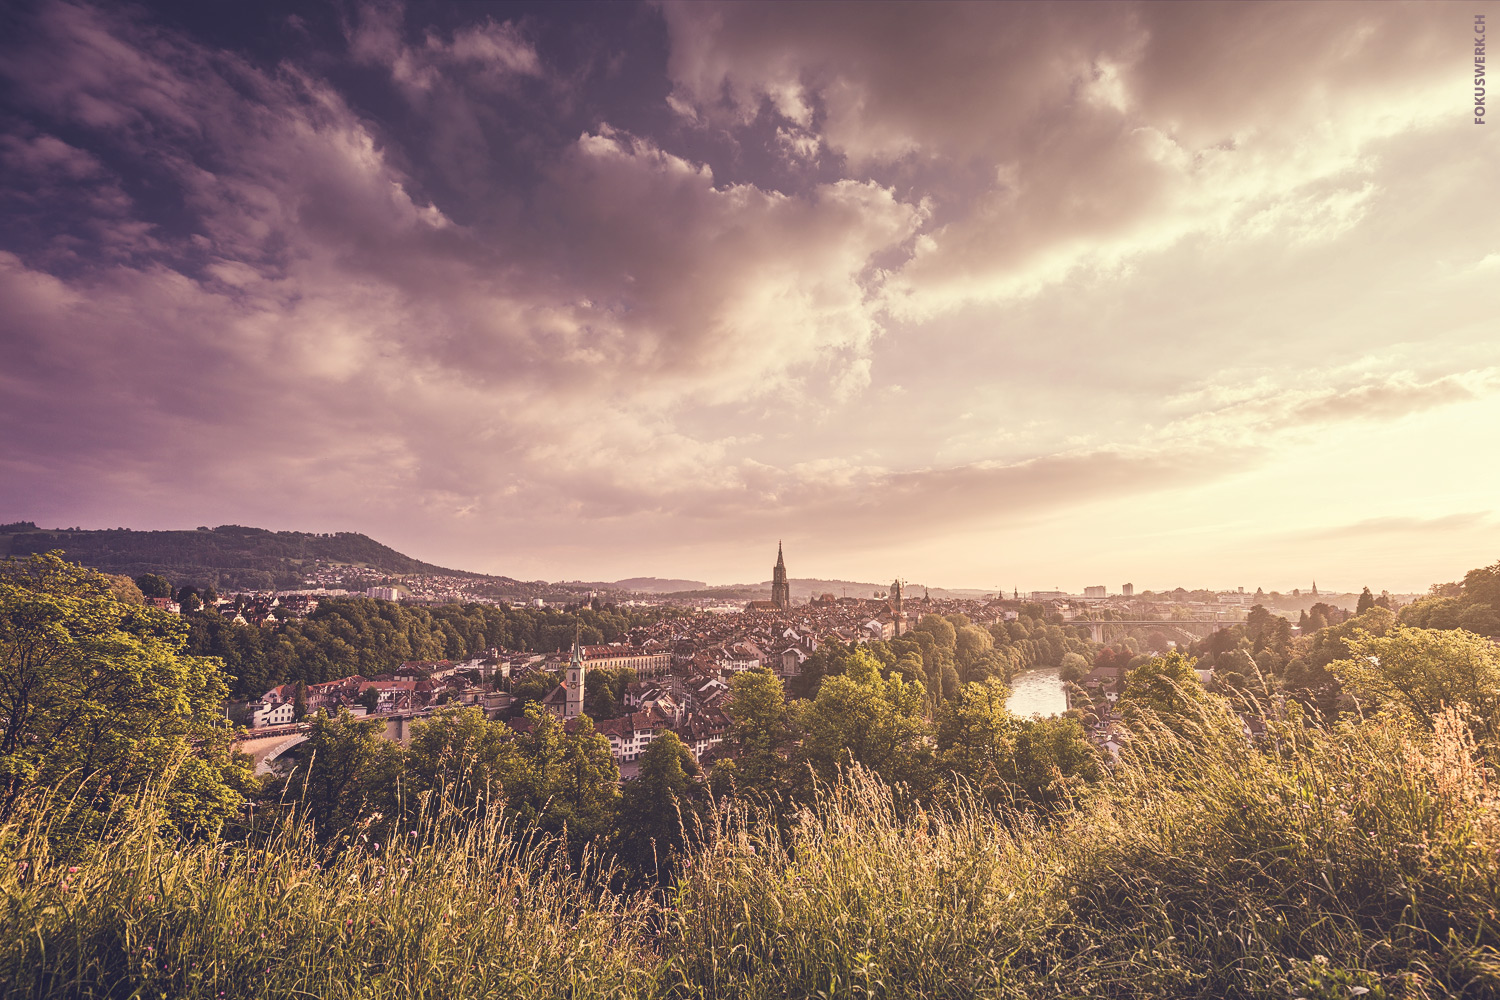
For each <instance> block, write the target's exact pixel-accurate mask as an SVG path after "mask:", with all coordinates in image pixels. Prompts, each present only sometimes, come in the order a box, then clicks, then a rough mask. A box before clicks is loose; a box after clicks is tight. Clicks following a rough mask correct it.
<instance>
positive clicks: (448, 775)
mask: <svg viewBox="0 0 1500 1000" xmlns="http://www.w3.org/2000/svg"><path fill="white" fill-rule="evenodd" d="M372 690H373V689H372ZM523 771H524V762H523V761H522V757H521V752H520V750H519V748H518V747H517V739H516V733H515V730H513V729H511V728H510V727H509V726H507V725H506V724H505V723H503V722H494V721H491V720H490V719H488V718H486V717H485V714H484V713H483V712H482V711H480V710H479V709H477V708H473V707H454V708H444V709H442V710H440V711H438V712H435V713H434V714H433V715H432V716H430V717H429V718H427V719H424V720H421V721H419V722H416V723H414V724H413V725H412V735H411V743H410V744H409V745H408V747H407V751H406V781H407V786H408V789H409V791H410V793H411V794H412V795H413V796H420V795H422V794H423V793H426V792H434V793H437V794H439V795H442V796H444V797H445V798H447V799H448V801H449V802H450V803H451V804H452V805H455V806H459V807H461V808H463V807H469V806H472V805H474V804H475V803H476V802H478V801H480V800H481V799H490V798H496V799H502V798H503V797H504V796H505V795H507V794H508V793H509V792H510V791H511V790H512V789H514V788H516V787H518V785H519V783H520V781H521V780H522V775H523Z"/></svg>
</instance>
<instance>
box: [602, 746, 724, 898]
mask: <svg viewBox="0 0 1500 1000" xmlns="http://www.w3.org/2000/svg"><path fill="white" fill-rule="evenodd" d="M697 778H698V763H697V761H695V760H693V755H692V753H691V752H689V750H688V748H687V747H685V746H683V745H682V741H681V740H680V739H678V738H677V734H676V733H674V732H672V731H671V730H668V731H666V732H664V733H662V734H661V735H660V736H658V737H657V738H656V739H654V740H652V742H651V745H650V746H649V747H647V748H646V752H645V753H643V754H641V756H640V763H639V766H638V771H637V773H636V776H635V777H634V778H631V779H630V780H629V781H627V782H625V787H624V789H623V792H622V797H621V801H620V821H619V827H618V830H617V832H616V835H615V851H616V853H617V854H618V856H619V857H620V860H621V861H623V862H624V863H625V864H626V865H627V866H629V867H630V868H631V870H632V871H634V872H636V873H639V874H640V875H642V876H653V877H658V879H659V880H664V879H665V878H666V877H667V876H668V874H669V870H670V865H671V862H672V861H673V860H674V859H675V858H676V857H678V856H679V855H680V854H681V853H682V851H683V850H684V849H685V848H686V847H687V846H688V845H689V844H690V843H693V842H694V841H695V839H696V836H697V832H698V830H699V823H700V820H701V818H702V816H703V813H704V810H705V808H706V806H707V801H708V796H707V792H706V791H705V789H704V788H703V786H702V785H701V784H699V783H698V781H697Z"/></svg>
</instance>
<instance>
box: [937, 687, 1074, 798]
mask: <svg viewBox="0 0 1500 1000" xmlns="http://www.w3.org/2000/svg"><path fill="white" fill-rule="evenodd" d="M1009 693H1010V692H1009V689H1007V688H1006V687H1005V685H1003V684H999V683H997V682H995V681H988V682H986V683H984V684H968V685H965V686H964V689H963V692H962V695H961V696H960V697H959V698H958V699H955V700H954V701H950V702H945V703H944V705H943V707H942V709H941V710H940V711H939V713H938V720H937V733H936V736H937V761H938V767H939V770H940V771H943V772H946V773H948V774H951V775H954V776H957V777H960V778H962V779H963V780H964V781H966V782H967V783H968V784H969V785H970V787H972V788H973V789H975V790H976V791H977V792H978V793H979V794H980V795H981V796H982V797H983V798H984V799H985V801H987V802H989V803H990V804H991V805H996V806H998V805H1001V804H1004V803H1009V802H1015V801H1017V800H1022V801H1028V802H1031V803H1033V804H1035V805H1039V806H1051V805H1054V804H1056V803H1058V802H1060V801H1062V800H1063V799H1064V798H1066V797H1068V796H1069V795H1071V794H1073V793H1074V792H1075V791H1076V790H1077V789H1078V788H1079V787H1080V786H1081V785H1083V784H1085V783H1087V782H1092V781H1097V780H1099V778H1100V777H1101V776H1102V774H1103V770H1102V767H1101V765H1100V763H1099V759H1098V755H1097V754H1096V753H1095V752H1094V749H1093V747H1092V746H1091V745H1090V744H1089V741H1088V737H1087V735H1086V734H1085V733H1084V731H1083V726H1082V725H1080V724H1079V722H1078V721H1077V720H1076V719H1071V718H1058V719H1018V718H1016V717H1015V716H1013V715H1011V714H1010V713H1009V712H1008V711H1007V710H1006V708H1005V702H1006V698H1007V697H1008V696H1009Z"/></svg>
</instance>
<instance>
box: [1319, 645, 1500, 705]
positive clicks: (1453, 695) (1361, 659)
mask: <svg viewBox="0 0 1500 1000" xmlns="http://www.w3.org/2000/svg"><path fill="white" fill-rule="evenodd" d="M1345 644H1346V645H1347V647H1348V649H1349V656H1348V657H1347V658H1345V659H1341V660H1336V661H1334V662H1333V663H1330V664H1329V669H1330V670H1331V671H1332V672H1333V673H1334V674H1336V675H1337V676H1338V678H1339V680H1341V681H1342V682H1343V684H1344V686H1345V687H1346V688H1347V689H1348V690H1350V691H1351V692H1354V693H1355V694H1356V696H1357V697H1363V698H1365V699H1367V700H1369V701H1373V702H1375V703H1376V704H1382V705H1393V706H1396V707H1398V708H1400V709H1402V710H1404V711H1406V712H1409V713H1411V714H1412V715H1413V716H1415V717H1416V718H1417V719H1418V720H1419V721H1421V722H1422V723H1423V724H1424V725H1427V726H1428V727H1431V726H1432V719H1433V717H1434V716H1435V715H1437V714H1438V713H1439V712H1441V711H1442V710H1443V709H1444V708H1448V707H1454V706H1457V705H1468V706H1470V707H1471V708H1473V709H1475V710H1476V711H1477V712H1479V714H1480V715H1481V716H1482V717H1485V718H1487V719H1493V718H1494V716H1495V713H1496V710H1497V708H1500V652H1497V651H1496V649H1495V647H1494V645H1493V644H1491V643H1490V642H1489V640H1487V639H1485V638H1483V637H1481V636H1478V635H1475V634H1473V633H1472V632H1464V631H1457V630H1439V629H1420V628H1410V627H1407V626H1401V625H1398V626H1395V627H1394V628H1392V629H1391V630H1390V631H1389V632H1387V633H1386V634H1385V635H1375V634H1373V633H1370V632H1366V631H1363V630H1357V631H1355V632H1354V634H1353V635H1351V636H1349V637H1348V638H1347V639H1346V640H1345Z"/></svg>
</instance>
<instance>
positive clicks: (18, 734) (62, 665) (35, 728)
mask: <svg viewBox="0 0 1500 1000" xmlns="http://www.w3.org/2000/svg"><path fill="white" fill-rule="evenodd" d="M186 631H187V630H186V627H185V626H184V624H183V623H182V622H181V620H180V619H178V618H177V617H176V616H173V615H167V614H163V613H160V612H156V611H152V610H149V609H146V608H143V607H139V606H135V605H131V604H126V603H123V602H121V601H120V600H119V599H118V598H117V597H116V596H115V590H114V587H113V586H112V584H111V582H110V581H109V580H107V579H106V578H105V577H103V576H102V575H101V574H98V573H94V572H92V571H89V570H86V569H83V568H82V567H80V566H75V565H73V564H71V563H68V562H65V561H64V560H63V559H62V557H61V555H60V554H58V553H56V552H53V553H48V554H47V555H35V556H31V557H30V558H29V559H27V560H25V561H24V562H14V561H12V562H8V563H7V564H5V566H4V569H3V571H0V795H3V800H0V802H3V807H4V808H7V809H8V808H9V807H10V805H11V804H13V803H14V802H15V800H16V798H17V797H18V796H19V795H21V794H22V793H23V792H25V791H26V790H27V789H28V788H35V787H42V788H47V789H48V790H51V791H55V792H59V793H60V794H62V795H64V796H71V795H72V794H73V793H74V792H75V791H77V790H79V789H80V787H84V783H85V782H87V786H86V787H87V789H88V792H87V794H86V795H85V796H83V799H84V800H85V802H88V803H93V804H94V806H95V807H96V808H97V811H98V815H102V814H104V813H106V812H107V811H108V807H109V803H110V801H112V799H113V798H114V797H115V796H118V795H121V794H125V795H129V794H133V793H134V792H135V791H137V790H139V789H140V788H141V787H142V786H143V785H145V784H147V783H149V782H151V781H154V780H169V781H170V782H171V784H170V787H169V788H168V790H167V792H168V801H169V802H170V804H171V810H172V813H171V815H172V819H173V821H174V822H176V823H177V824H178V825H179V826H180V827H181V828H182V829H184V830H187V829H192V828H201V829H209V830H212V829H216V828H217V827H218V826H219V825H221V824H222V823H223V822H224V820H225V819H226V818H227V817H229V816H230V815H232V814H234V813H235V812H236V811H237V810H238V808H239V806H240V803H241V802H242V800H243V794H244V791H245V790H246V788H247V787H248V785H249V781H250V771H249V767H248V762H247V760H246V759H245V758H243V757H239V756H237V755H236V754H235V753H234V752H233V748H232V745H231V743H230V733H229V730H228V729H227V727H226V726H225V724H224V718H223V715H222V713H221V711H220V707H219V706H220V704H221V703H222V702H223V700H224V697H225V695H226V693H227V688H226V684H225V679H224V677H223V674H222V672H221V670H220V665H219V663H218V662H217V661H215V660H211V659H206V658H201V657H195V656H190V655H187V654H186V653H185V645H186Z"/></svg>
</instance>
